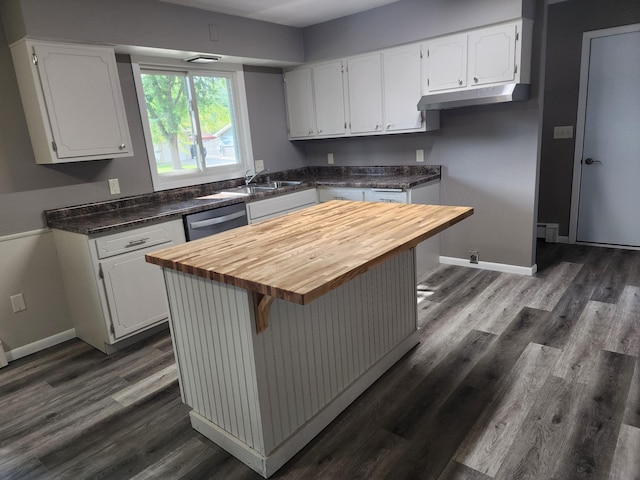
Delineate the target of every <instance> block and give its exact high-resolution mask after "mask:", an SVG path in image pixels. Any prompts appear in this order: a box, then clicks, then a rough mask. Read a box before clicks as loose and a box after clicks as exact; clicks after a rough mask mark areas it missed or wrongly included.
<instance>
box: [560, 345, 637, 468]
mask: <svg viewBox="0 0 640 480" xmlns="http://www.w3.org/2000/svg"><path fill="white" fill-rule="evenodd" d="M634 367H635V360H634V359H633V358H632V357H629V356H627V355H621V354H619V353H613V352H606V351H601V352H600V354H599V358H598V368H596V369H594V370H593V372H592V374H591V378H590V379H589V383H588V385H587V388H586V389H585V392H584V394H583V397H582V399H581V400H580V406H579V408H578V413H577V415H576V417H575V424H574V426H573V428H572V432H571V435H570V439H569V441H568V442H567V444H566V446H565V448H564V449H563V452H562V454H561V456H560V459H559V461H558V467H557V469H556V471H555V472H554V474H553V476H552V477H551V478H553V479H554V480H564V479H568V478H607V476H608V475H609V471H610V468H611V465H612V462H613V455H614V453H615V450H616V445H617V440H618V434H619V432H620V427H621V423H622V418H623V415H624V411H625V406H626V400H627V394H628V392H629V386H630V384H631V380H632V377H633V372H634Z"/></svg>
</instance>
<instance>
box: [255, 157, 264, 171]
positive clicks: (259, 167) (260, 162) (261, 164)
mask: <svg viewBox="0 0 640 480" xmlns="http://www.w3.org/2000/svg"><path fill="white" fill-rule="evenodd" d="M254 165H255V167H256V173H258V172H261V171H262V170H264V160H256V161H255V162H254Z"/></svg>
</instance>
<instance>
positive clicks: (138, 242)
mask: <svg viewBox="0 0 640 480" xmlns="http://www.w3.org/2000/svg"><path fill="white" fill-rule="evenodd" d="M147 240H149V237H147V238H141V239H140V240H131V241H130V242H129V243H127V245H126V247H125V248H131V247H137V246H139V245H144V244H145V243H147Z"/></svg>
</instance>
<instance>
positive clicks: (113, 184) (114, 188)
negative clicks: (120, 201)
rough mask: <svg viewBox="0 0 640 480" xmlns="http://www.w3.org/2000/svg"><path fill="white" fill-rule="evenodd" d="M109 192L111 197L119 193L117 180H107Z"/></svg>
mask: <svg viewBox="0 0 640 480" xmlns="http://www.w3.org/2000/svg"><path fill="white" fill-rule="evenodd" d="M109 191H110V192H111V195H117V194H119V193H120V182H118V179H117V178H110V179H109Z"/></svg>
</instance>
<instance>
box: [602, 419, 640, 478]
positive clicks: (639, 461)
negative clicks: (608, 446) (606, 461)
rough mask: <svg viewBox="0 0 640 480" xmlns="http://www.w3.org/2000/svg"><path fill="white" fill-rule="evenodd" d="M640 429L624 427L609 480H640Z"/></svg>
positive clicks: (619, 437) (621, 429) (619, 436)
mask: <svg viewBox="0 0 640 480" xmlns="http://www.w3.org/2000/svg"><path fill="white" fill-rule="evenodd" d="M638 452H640V428H636V427H630V426H629V425H622V427H621V428H620V434H619V435H618V443H617V444H616V453H615V455H614V457H613V465H612V466H611V474H610V475H609V480H640V455H638Z"/></svg>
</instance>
